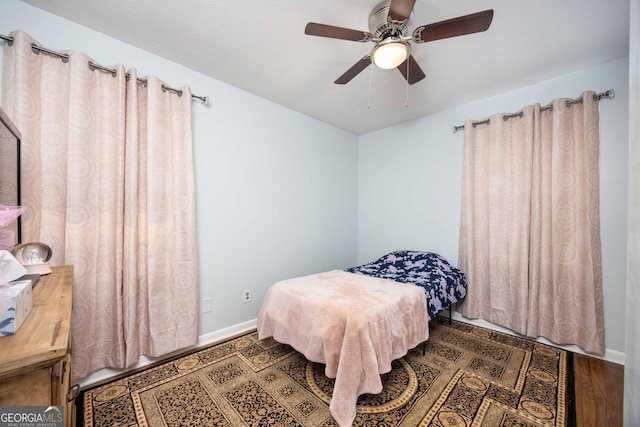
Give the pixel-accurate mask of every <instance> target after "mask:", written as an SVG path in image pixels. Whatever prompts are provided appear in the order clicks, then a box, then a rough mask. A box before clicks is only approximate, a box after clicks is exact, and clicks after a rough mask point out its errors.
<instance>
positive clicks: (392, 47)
mask: <svg viewBox="0 0 640 427" xmlns="http://www.w3.org/2000/svg"><path fill="white" fill-rule="evenodd" d="M410 53H411V47H410V46H409V43H407V42H405V41H404V40H401V39H396V38H393V37H391V38H389V39H387V40H383V41H382V42H380V43H379V44H378V45H377V46H376V47H374V48H373V52H372V53H371V58H372V60H373V63H374V64H376V65H377V66H378V67H380V68H384V69H385V70H389V69H391V68H396V67H397V66H398V65H400V64H402V63H403V62H404V61H406V60H407V58H408V57H409V54H410Z"/></svg>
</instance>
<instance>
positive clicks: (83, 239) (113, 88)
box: [2, 31, 198, 378]
mask: <svg viewBox="0 0 640 427" xmlns="http://www.w3.org/2000/svg"><path fill="white" fill-rule="evenodd" d="M11 35H12V37H13V38H14V43H13V45H12V46H8V45H7V44H5V47H4V57H3V70H2V79H3V80H2V90H3V92H2V106H3V108H4V109H5V111H6V112H7V114H8V115H9V116H10V117H11V118H12V119H13V121H14V123H15V124H16V126H17V127H18V128H19V129H20V131H21V132H22V136H23V146H22V147H23V175H22V182H23V186H22V188H23V204H24V205H25V206H27V207H28V210H27V211H26V212H25V214H23V241H25V242H29V241H40V242H44V243H46V244H48V245H49V246H51V247H52V249H53V258H52V265H64V264H73V265H74V272H75V274H74V289H73V298H74V303H73V304H74V310H73V320H72V340H73V344H72V345H73V349H74V366H73V373H74V378H82V377H84V376H86V375H88V374H90V373H91V372H93V371H95V370H96V369H99V368H102V367H116V368H122V367H126V366H129V365H131V364H132V363H134V362H135V361H137V360H138V358H139V356H140V355H142V354H145V355H149V356H159V355H161V354H164V353H167V352H170V351H173V350H176V349H178V348H181V347H184V346H187V345H190V344H194V343H195V342H196V341H197V333H198V325H197V319H198V317H197V316H198V314H197V313H198V310H197V266H196V259H197V256H196V252H195V250H196V247H195V221H194V192H193V171H192V153H191V111H190V107H191V106H190V98H191V96H190V94H189V90H188V88H187V89H183V91H184V93H183V95H182V96H181V97H178V96H177V95H176V94H175V93H171V92H163V91H162V89H161V82H159V81H158V80H157V79H154V78H149V79H147V85H142V84H136V77H135V70H133V72H132V74H133V75H132V76H131V78H130V79H129V81H128V82H127V79H126V76H125V70H124V67H123V66H122V65H117V66H115V67H110V68H113V69H114V70H115V71H116V75H115V77H114V76H113V75H112V74H111V73H105V72H102V71H99V70H95V71H92V70H91V69H90V68H89V66H88V64H89V61H91V62H93V63H95V61H93V60H92V59H91V58H89V57H88V56H86V55H85V54H83V53H81V52H76V51H64V52H62V53H65V54H67V55H68V56H69V61H68V62H63V61H61V59H60V58H57V57H55V56H51V55H48V54H44V53H41V54H34V52H33V51H32V49H31V45H32V43H34V44H36V45H38V46H42V45H41V44H40V43H38V42H36V41H35V40H33V39H31V38H30V37H29V36H28V35H26V34H25V33H23V32H21V31H16V32H14V33H12V34H11ZM27 212H28V213H27Z"/></svg>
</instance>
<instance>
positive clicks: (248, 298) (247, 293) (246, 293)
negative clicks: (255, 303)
mask: <svg viewBox="0 0 640 427" xmlns="http://www.w3.org/2000/svg"><path fill="white" fill-rule="evenodd" d="M242 295H243V298H244V302H250V301H251V289H245V290H244V291H242Z"/></svg>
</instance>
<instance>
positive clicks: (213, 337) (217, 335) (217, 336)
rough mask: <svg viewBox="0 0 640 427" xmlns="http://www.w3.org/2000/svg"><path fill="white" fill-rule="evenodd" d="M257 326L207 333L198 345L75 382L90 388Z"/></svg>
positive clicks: (142, 358)
mask: <svg viewBox="0 0 640 427" xmlns="http://www.w3.org/2000/svg"><path fill="white" fill-rule="evenodd" d="M257 324H258V320H257V319H253V320H249V321H247V322H243V323H239V324H237V325H233V326H229V327H227V328H223V329H219V330H217V331H214V332H209V333H208V334H204V335H200V337H198V343H197V344H196V345H194V346H191V347H187V348H183V349H180V350H177V351H174V352H173V353H169V354H166V355H164V356H162V357H156V358H149V357H146V356H140V359H138V363H136V364H135V365H133V366H130V367H128V368H124V369H112V368H103V369H100V370H97V371H95V372H93V373H92V374H90V375H88V376H86V377H84V378H82V379H81V380H79V381H77V384H78V385H79V386H80V389H85V388H90V387H93V386H94V385H98V384H100V383H102V382H105V381H107V380H109V379H111V378H114V377H117V376H118V375H122V374H126V373H127V372H130V371H133V370H136V369H140V368H143V367H145V366H148V365H151V364H152V363H156V362H161V361H162V360H164V359H169V358H171V357H174V356H177V355H179V354H181V353H185V352H188V351H191V350H195V349H198V348H200V347H204V346H207V345H209V344H214V343H216V342H220V341H224V340H226V339H228V338H231V337H234V336H236V335H240V334H243V333H245V332H249V331H251V330H252V329H255V328H256V326H257Z"/></svg>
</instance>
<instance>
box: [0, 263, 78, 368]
mask: <svg viewBox="0 0 640 427" xmlns="http://www.w3.org/2000/svg"><path fill="white" fill-rule="evenodd" d="M51 270H52V272H51V273H50V274H47V275H45V276H41V277H40V280H39V281H38V284H37V285H36V287H35V289H34V290H33V293H32V301H33V308H32V309H31V312H30V313H29V315H28V316H27V318H26V319H25V320H24V323H23V324H22V326H21V327H20V329H18V332H16V333H15V334H14V335H9V336H5V337H0V378H2V377H4V376H6V375H7V374H10V375H15V374H16V373H19V372H16V371H19V370H22V369H34V368H37V367H42V366H48V365H53V364H55V363H56V362H57V361H58V360H60V359H62V358H64V356H65V355H66V354H67V353H68V352H69V348H70V346H71V342H70V336H71V330H70V329H71V308H72V284H73V266H72V265H67V266H63V267H51Z"/></svg>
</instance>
